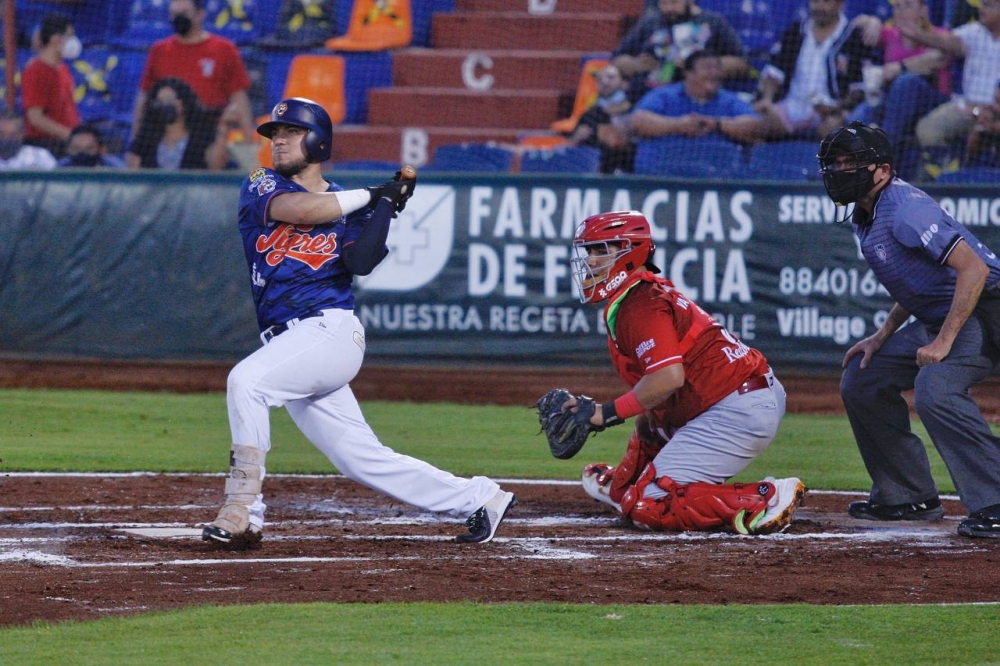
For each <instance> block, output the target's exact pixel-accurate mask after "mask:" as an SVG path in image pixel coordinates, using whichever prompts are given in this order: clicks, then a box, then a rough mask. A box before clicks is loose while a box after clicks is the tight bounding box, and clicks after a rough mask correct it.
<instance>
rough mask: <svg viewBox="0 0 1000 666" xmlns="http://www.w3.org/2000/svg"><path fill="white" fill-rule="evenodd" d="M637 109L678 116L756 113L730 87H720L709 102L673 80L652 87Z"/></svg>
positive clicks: (672, 116)
mask: <svg viewBox="0 0 1000 666" xmlns="http://www.w3.org/2000/svg"><path fill="white" fill-rule="evenodd" d="M635 110H636V111H651V112H652V113H656V114H658V115H661V116H668V117H671V118H679V117H681V116H686V115H687V114H689V113H700V114H702V115H705V116H719V117H722V118H735V117H736V116H746V115H757V112H756V111H754V110H753V107H752V106H750V104H748V103H747V102H744V101H743V100H742V99H740V97H739V95H737V94H736V93H734V92H731V91H729V90H723V89H720V90H719V92H718V94H717V95H716V96H715V97H713V98H712V99H710V100H708V101H707V102H697V101H695V100H694V99H692V98H691V97H688V94H687V93H686V92H685V91H684V84H683V83H674V84H671V85H666V86H659V87H656V88H653V89H652V90H650V91H649V92H647V93H646V94H645V95H643V96H642V99H640V100H639V102H638V104H636V106H635Z"/></svg>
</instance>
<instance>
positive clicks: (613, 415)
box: [601, 391, 646, 426]
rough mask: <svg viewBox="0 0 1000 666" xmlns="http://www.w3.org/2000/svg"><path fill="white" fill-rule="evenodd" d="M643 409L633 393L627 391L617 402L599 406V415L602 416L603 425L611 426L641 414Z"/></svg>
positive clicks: (613, 401)
mask: <svg viewBox="0 0 1000 666" xmlns="http://www.w3.org/2000/svg"><path fill="white" fill-rule="evenodd" d="M644 411H646V410H645V409H643V408H642V405H641V404H639V399H638V398H636V397H635V391H629V392H628V393H626V394H625V395H623V396H621V397H620V398H618V399H617V400H612V401H610V402H605V403H604V404H602V405H601V414H603V415H604V425H605V426H613V425H618V424H619V423H624V422H625V419H627V418H631V417H633V416H638V415H639V414H642V413H643V412H644Z"/></svg>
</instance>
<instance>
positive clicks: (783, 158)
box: [747, 141, 822, 180]
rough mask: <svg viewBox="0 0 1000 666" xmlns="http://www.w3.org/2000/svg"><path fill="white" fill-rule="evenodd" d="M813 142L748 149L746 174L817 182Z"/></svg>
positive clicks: (781, 143)
mask: <svg viewBox="0 0 1000 666" xmlns="http://www.w3.org/2000/svg"><path fill="white" fill-rule="evenodd" d="M818 147H819V146H818V144H817V143H816V142H815V141H778V142H775V143H764V144H761V145H759V146H754V147H753V148H751V149H750V160H749V165H748V173H747V175H748V176H749V177H750V178H759V179H763V180H820V179H821V178H822V177H821V176H820V174H819V161H818V160H817V159H816V152H817V149H818Z"/></svg>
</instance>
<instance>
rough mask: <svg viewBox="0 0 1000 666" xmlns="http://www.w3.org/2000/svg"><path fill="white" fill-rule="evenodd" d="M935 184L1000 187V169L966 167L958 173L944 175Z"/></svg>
mask: <svg viewBox="0 0 1000 666" xmlns="http://www.w3.org/2000/svg"><path fill="white" fill-rule="evenodd" d="M935 182H937V183H987V184H990V185H1000V169H998V168H992V167H966V168H964V169H959V170H958V171H951V172H948V173H942V174H941V175H940V176H938V178H937V180H936V181H935Z"/></svg>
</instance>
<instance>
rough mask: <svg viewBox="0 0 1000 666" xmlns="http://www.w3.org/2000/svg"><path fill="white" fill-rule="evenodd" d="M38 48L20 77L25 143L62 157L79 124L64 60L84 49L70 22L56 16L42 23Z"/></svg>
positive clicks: (71, 82) (76, 56)
mask: <svg viewBox="0 0 1000 666" xmlns="http://www.w3.org/2000/svg"><path fill="white" fill-rule="evenodd" d="M37 47H38V48H37V51H38V55H37V56H36V57H34V58H32V59H31V61H29V62H28V64H27V65H26V66H25V68H24V72H23V73H22V74H21V106H22V107H23V109H24V117H25V121H26V125H25V133H24V136H25V141H27V142H28V143H30V144H34V145H36V146H41V147H42V148H46V149H47V150H49V151H50V152H52V153H53V154H55V155H61V154H62V152H63V150H64V148H65V147H66V141H67V140H68V139H69V133H70V131H71V130H72V129H73V128H74V127H76V126H77V125H79V124H80V113H79V111H78V110H77V108H76V102H74V101H73V75H72V74H70V71H69V67H67V66H66V63H65V62H64V60H75V59H76V58H79V57H80V52H81V51H82V49H83V47H82V45H81V44H80V40H79V39H77V37H76V34H75V33H74V31H73V26H72V24H70V22H69V19H68V18H66V17H65V16H62V15H59V14H48V15H46V16H45V18H44V19H42V23H41V26H40V27H39V29H38V38H37Z"/></svg>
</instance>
